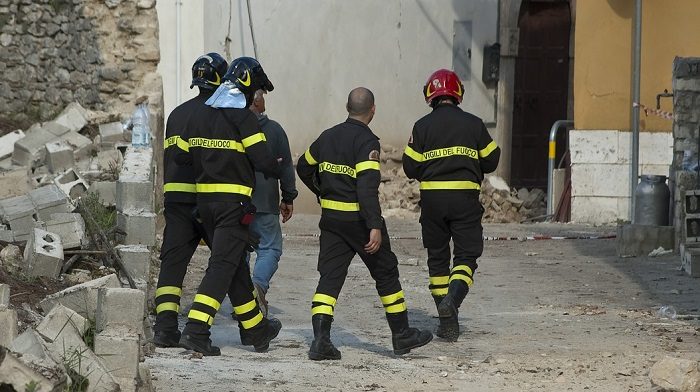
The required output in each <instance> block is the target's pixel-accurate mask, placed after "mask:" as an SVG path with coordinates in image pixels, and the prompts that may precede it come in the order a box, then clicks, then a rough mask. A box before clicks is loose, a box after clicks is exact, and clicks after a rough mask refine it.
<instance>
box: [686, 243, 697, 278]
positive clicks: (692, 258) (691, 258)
mask: <svg viewBox="0 0 700 392" xmlns="http://www.w3.org/2000/svg"><path fill="white" fill-rule="evenodd" d="M681 267H682V268H683V271H685V272H686V273H687V274H688V275H690V276H692V277H693V278H700V248H685V249H684V250H683V252H682V253H681Z"/></svg>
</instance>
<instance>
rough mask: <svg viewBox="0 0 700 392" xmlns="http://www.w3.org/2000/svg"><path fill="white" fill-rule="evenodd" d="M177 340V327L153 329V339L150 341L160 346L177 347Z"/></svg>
mask: <svg viewBox="0 0 700 392" xmlns="http://www.w3.org/2000/svg"><path fill="white" fill-rule="evenodd" d="M179 342H180V331H178V330H177V329H176V330H174V331H155V332H154V333H153V339H151V343H153V344H155V345H156V347H161V348H168V347H179V346H180V345H179Z"/></svg>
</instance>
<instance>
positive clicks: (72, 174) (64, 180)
mask: <svg viewBox="0 0 700 392" xmlns="http://www.w3.org/2000/svg"><path fill="white" fill-rule="evenodd" d="M54 184H56V185H58V187H59V188H61V190H62V191H63V193H65V194H66V195H68V197H69V198H70V199H71V200H76V199H78V198H79V197H80V196H82V195H83V194H84V193H85V192H87V190H88V183H87V182H86V181H85V180H84V179H83V177H82V176H80V174H78V172H76V171H75V170H73V169H69V170H68V171H66V172H65V173H63V174H61V175H60V176H58V177H56V178H55V179H54Z"/></svg>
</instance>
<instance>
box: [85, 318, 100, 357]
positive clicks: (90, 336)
mask: <svg viewBox="0 0 700 392" xmlns="http://www.w3.org/2000/svg"><path fill="white" fill-rule="evenodd" d="M87 320H88V324H89V326H88V328H87V330H86V331H85V333H84V334H83V341H84V342H85V344H87V346H88V347H90V350H94V349H95V333H96V332H97V323H95V320H93V319H91V318H88V319H87Z"/></svg>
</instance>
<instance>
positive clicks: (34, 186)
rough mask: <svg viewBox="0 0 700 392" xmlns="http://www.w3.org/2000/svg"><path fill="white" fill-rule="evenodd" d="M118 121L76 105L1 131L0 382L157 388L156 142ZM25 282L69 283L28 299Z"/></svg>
mask: <svg viewBox="0 0 700 392" xmlns="http://www.w3.org/2000/svg"><path fill="white" fill-rule="evenodd" d="M115 120H118V119H116V118H114V117H113V116H110V115H107V114H104V113H94V112H89V111H87V110H85V109H83V108H82V107H81V106H80V105H79V104H77V103H73V104H70V105H68V106H67V107H66V108H65V110H64V111H63V112H62V113H61V114H60V115H59V116H58V117H57V118H56V119H54V120H52V121H48V122H45V123H39V124H35V125H33V126H31V127H30V128H29V129H27V130H17V131H14V132H11V133H8V134H6V135H4V136H1V137H0V245H1V246H2V250H0V274H4V275H2V276H5V277H6V278H7V277H12V279H5V280H8V282H7V283H8V284H0V331H2V332H0V380H3V383H5V384H9V385H10V386H11V387H12V388H14V389H15V390H17V391H24V390H25V389H27V388H30V387H28V386H33V387H32V388H34V389H31V390H42V391H43V390H46V391H54V390H85V391H150V390H152V387H151V385H150V374H149V371H148V368H147V367H145V366H144V365H143V364H142V363H141V362H142V361H143V355H144V353H146V352H148V351H149V350H150V349H151V347H150V344H148V343H147V341H148V338H149V337H150V334H151V333H152V332H151V331H150V322H148V321H147V320H146V315H147V312H146V308H147V302H146V298H147V297H148V295H147V291H148V282H149V280H150V278H151V276H150V265H151V262H152V253H153V250H154V247H155V242H156V241H155V231H156V228H155V224H156V216H155V213H154V204H155V201H154V188H155V187H154V177H155V173H154V170H153V150H152V149H151V148H138V149H135V148H133V147H131V145H130V142H129V140H130V135H129V134H128V132H125V131H124V130H123V127H122V124H121V122H119V121H115ZM88 203H93V204H95V205H99V206H100V208H101V209H100V210H91V207H90V206H91V205H92V204H88ZM20 280H22V281H24V282H33V281H36V282H40V283H41V282H49V281H50V282H61V283H62V287H66V286H69V287H67V288H65V289H64V290H61V291H58V292H53V291H49V292H47V294H49V295H46V296H45V297H43V299H42V297H39V299H38V300H37V301H34V302H33V303H31V304H30V303H27V302H23V301H24V300H23V298H25V297H26V296H27V294H28V293H27V291H29V290H26V288H24V290H23V291H25V292H19V293H16V295H15V296H14V297H11V296H10V290H11V289H12V287H11V286H10V285H11V284H13V282H18V281H20ZM3 283H5V282H3ZM54 291H55V290H54ZM31 294H32V295H34V296H36V294H37V293H31ZM11 299H12V301H11ZM29 302H32V301H29ZM18 315H20V317H21V318H23V319H18ZM27 390H28V389H27Z"/></svg>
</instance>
